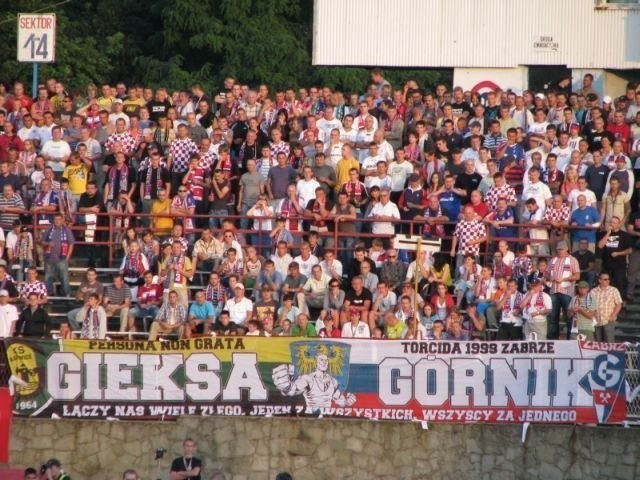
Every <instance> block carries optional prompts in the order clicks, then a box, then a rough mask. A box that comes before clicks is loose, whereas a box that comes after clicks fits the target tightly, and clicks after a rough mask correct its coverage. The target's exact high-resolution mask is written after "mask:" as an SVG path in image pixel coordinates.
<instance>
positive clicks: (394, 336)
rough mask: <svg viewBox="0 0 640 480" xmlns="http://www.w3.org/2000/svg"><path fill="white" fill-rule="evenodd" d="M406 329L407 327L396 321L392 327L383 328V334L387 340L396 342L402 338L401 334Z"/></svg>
mask: <svg viewBox="0 0 640 480" xmlns="http://www.w3.org/2000/svg"><path fill="white" fill-rule="evenodd" d="M406 328H407V326H406V325H405V324H404V322H401V321H399V320H398V322H397V323H396V324H395V325H393V326H391V325H387V326H386V327H385V333H386V335H387V338H388V339H389V340H398V339H400V338H402V334H403V333H404V331H405V330H406Z"/></svg>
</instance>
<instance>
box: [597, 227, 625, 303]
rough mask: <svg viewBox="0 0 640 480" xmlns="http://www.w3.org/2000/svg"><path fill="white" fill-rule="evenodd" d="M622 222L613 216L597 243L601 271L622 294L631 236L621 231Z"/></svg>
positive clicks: (623, 292)
mask: <svg viewBox="0 0 640 480" xmlns="http://www.w3.org/2000/svg"><path fill="white" fill-rule="evenodd" d="M622 225H623V224H622V222H621V220H620V218H619V217H617V216H614V217H612V218H611V220H610V221H609V224H608V226H607V230H606V233H605V234H604V236H603V237H602V239H600V241H599V242H598V247H599V248H600V249H601V252H602V271H603V272H606V273H608V274H609V276H610V277H611V285H612V286H614V287H616V288H617V289H618V290H619V291H620V292H621V293H622V294H625V293H626V292H627V257H629V255H631V253H632V241H631V236H630V235H629V234H628V233H627V232H625V231H624V230H622Z"/></svg>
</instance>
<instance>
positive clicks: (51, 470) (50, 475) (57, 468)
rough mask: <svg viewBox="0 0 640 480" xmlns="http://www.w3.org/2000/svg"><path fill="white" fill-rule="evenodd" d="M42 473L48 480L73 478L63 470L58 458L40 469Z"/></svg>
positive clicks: (68, 479) (69, 479)
mask: <svg viewBox="0 0 640 480" xmlns="http://www.w3.org/2000/svg"><path fill="white" fill-rule="evenodd" d="M40 472H41V473H42V474H46V475H47V480H71V477H70V476H69V475H67V474H66V473H64V470H62V464H61V463H60V460H58V459H57V458H52V459H50V460H49V461H48V462H47V463H45V464H44V465H43V466H42V467H41V468H40Z"/></svg>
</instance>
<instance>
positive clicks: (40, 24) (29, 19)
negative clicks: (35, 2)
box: [18, 13, 56, 63]
mask: <svg viewBox="0 0 640 480" xmlns="http://www.w3.org/2000/svg"><path fill="white" fill-rule="evenodd" d="M18 61H19V62H38V63H52V62H55V61H56V14H55V13H44V14H37V13H21V14H19V15H18Z"/></svg>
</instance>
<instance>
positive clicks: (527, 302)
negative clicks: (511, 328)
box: [520, 278, 570, 340]
mask: <svg viewBox="0 0 640 480" xmlns="http://www.w3.org/2000/svg"><path fill="white" fill-rule="evenodd" d="M529 287H530V290H529V292H528V293H527V294H526V295H525V297H524V299H523V300H522V302H521V303H520V309H521V310H522V318H523V320H525V322H524V328H523V333H524V338H525V339H528V338H530V335H531V334H535V335H536V336H537V338H538V340H545V339H547V330H549V332H551V333H553V334H554V335H555V330H552V328H551V326H550V325H549V326H548V325H547V320H548V318H549V314H550V313H551V312H552V303H551V297H550V296H549V295H547V294H546V293H545V292H544V291H543V289H542V287H543V284H542V282H541V281H540V280H539V279H537V278H536V279H533V280H532V281H531V282H529ZM569 298H570V297H569ZM567 310H568V309H567Z"/></svg>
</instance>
